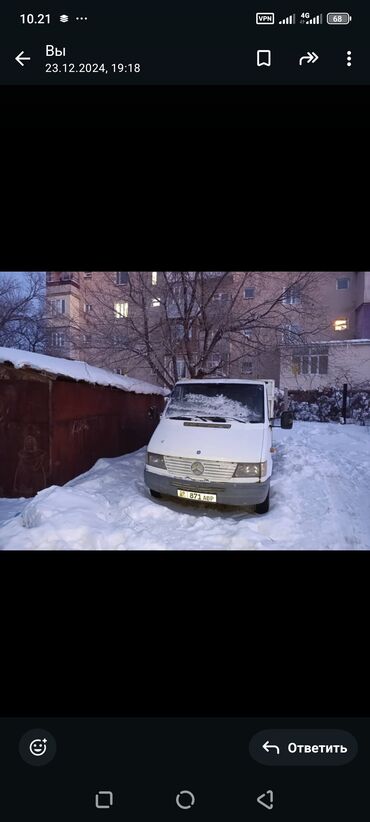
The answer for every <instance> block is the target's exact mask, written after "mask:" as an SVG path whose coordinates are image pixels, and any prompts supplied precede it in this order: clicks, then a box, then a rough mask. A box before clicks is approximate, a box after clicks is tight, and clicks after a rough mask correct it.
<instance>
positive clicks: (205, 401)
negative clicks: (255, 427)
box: [166, 383, 264, 422]
mask: <svg viewBox="0 0 370 822" xmlns="http://www.w3.org/2000/svg"><path fill="white" fill-rule="evenodd" d="M166 416H167V417H171V418H175V417H180V418H181V419H184V418H185V419H189V418H190V419H191V418H192V417H196V418H197V417H200V418H201V419H206V420H207V419H211V420H212V419H213V420H214V419H215V418H217V419H218V420H222V419H223V420H225V421H226V420H227V419H239V420H240V421H242V422H264V386H263V385H253V384H250V385H248V384H247V385H242V384H240V383H230V384H226V383H214V384H212V383H197V384H195V385H190V384H189V383H188V384H187V383H184V384H183V385H176V386H175V388H174V390H173V392H172V395H171V399H170V402H169V403H168V406H167V410H166Z"/></svg>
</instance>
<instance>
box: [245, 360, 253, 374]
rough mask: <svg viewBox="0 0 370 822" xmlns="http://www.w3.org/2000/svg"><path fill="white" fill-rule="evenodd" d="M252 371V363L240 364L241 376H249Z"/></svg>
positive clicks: (247, 361)
mask: <svg viewBox="0 0 370 822" xmlns="http://www.w3.org/2000/svg"><path fill="white" fill-rule="evenodd" d="M252 371H253V363H252V362H251V361H250V360H245V361H244V362H242V374H251V373H252Z"/></svg>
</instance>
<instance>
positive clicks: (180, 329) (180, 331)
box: [175, 323, 192, 340]
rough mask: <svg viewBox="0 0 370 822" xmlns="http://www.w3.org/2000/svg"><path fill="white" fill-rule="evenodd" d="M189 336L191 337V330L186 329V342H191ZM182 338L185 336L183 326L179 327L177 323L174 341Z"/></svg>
mask: <svg viewBox="0 0 370 822" xmlns="http://www.w3.org/2000/svg"><path fill="white" fill-rule="evenodd" d="M191 335H192V329H191V328H188V340H191ZM184 336H185V330H184V326H183V325H180V323H177V325H175V337H176V339H177V340H183V339H184Z"/></svg>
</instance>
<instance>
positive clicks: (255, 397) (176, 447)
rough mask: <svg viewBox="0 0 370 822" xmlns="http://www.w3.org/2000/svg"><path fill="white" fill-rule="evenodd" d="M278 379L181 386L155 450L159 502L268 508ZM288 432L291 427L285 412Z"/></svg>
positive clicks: (149, 474) (150, 465) (149, 473)
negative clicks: (168, 498) (179, 500)
mask: <svg viewBox="0 0 370 822" xmlns="http://www.w3.org/2000/svg"><path fill="white" fill-rule="evenodd" d="M274 389H275V383H274V380H233V379H230V380H227V379H204V380H181V381H180V382H178V383H176V385H175V387H174V389H173V391H172V394H171V396H170V398H169V400H168V402H167V405H166V409H165V411H164V413H163V414H162V416H161V419H160V422H159V425H158V427H157V428H156V430H155V431H154V434H153V436H152V438H151V440H150V442H149V445H148V453H147V464H146V466H145V482H146V485H147V486H148V488H149V489H150V492H151V494H152V496H154V497H159V496H161V494H166V495H169V496H172V497H176V498H182V499H189V500H192V501H193V502H210V503H216V504H217V503H221V504H222V505H255V510H256V511H257V513H259V514H264V513H266V512H267V511H268V509H269V491H270V478H271V473H272V456H271V449H272V422H273V416H274ZM281 427H282V428H291V427H292V415H291V414H290V413H289V412H283V414H282V417H281Z"/></svg>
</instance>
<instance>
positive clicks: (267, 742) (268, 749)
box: [262, 740, 280, 754]
mask: <svg viewBox="0 0 370 822" xmlns="http://www.w3.org/2000/svg"><path fill="white" fill-rule="evenodd" d="M262 747H263V749H264V750H265V751H266V753H268V752H269V751H270V750H271V748H275V750H276V753H278V754H279V753H280V748H279V747H278V746H277V745H270V743H269V741H268V740H267V741H266V742H265V744H264V745H262Z"/></svg>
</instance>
